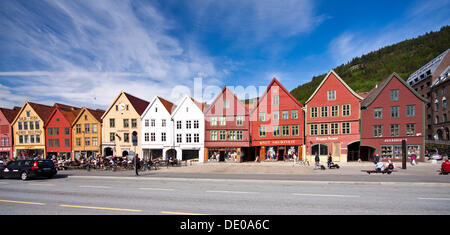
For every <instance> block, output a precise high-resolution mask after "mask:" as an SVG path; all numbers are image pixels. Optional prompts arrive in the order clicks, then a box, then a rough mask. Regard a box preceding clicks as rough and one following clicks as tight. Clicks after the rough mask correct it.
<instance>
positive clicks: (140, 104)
mask: <svg viewBox="0 0 450 235" xmlns="http://www.w3.org/2000/svg"><path fill="white" fill-rule="evenodd" d="M123 94H124V95H125V96H126V97H127V99H128V100H129V101H130V103H131V105H133V107H134V109H135V110H136V112H137V113H138V114H139V115H142V113H143V112H144V111H145V109H146V108H147V106H148V105H149V104H150V103H149V102H148V101H146V100H143V99H140V98H137V97H136V96H132V95H130V94H128V93H126V92H123Z"/></svg>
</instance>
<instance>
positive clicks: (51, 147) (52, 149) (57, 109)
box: [44, 103, 80, 158]
mask: <svg viewBox="0 0 450 235" xmlns="http://www.w3.org/2000/svg"><path fill="white" fill-rule="evenodd" d="M79 112H80V108H77V107H72V106H68V105H64V104H58V103H56V104H55V105H54V106H53V111H52V113H51V114H50V116H49V118H48V119H47V121H46V122H45V125H44V130H45V147H46V152H47V156H46V157H47V158H51V157H52V156H53V155H54V156H56V157H58V156H65V157H71V154H72V123H73V121H74V120H75V118H76V117H77V116H78V113H79Z"/></svg>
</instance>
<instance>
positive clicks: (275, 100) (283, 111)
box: [250, 78, 304, 160]
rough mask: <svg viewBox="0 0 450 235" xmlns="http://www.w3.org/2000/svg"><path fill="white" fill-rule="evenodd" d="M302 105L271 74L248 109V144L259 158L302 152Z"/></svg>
mask: <svg viewBox="0 0 450 235" xmlns="http://www.w3.org/2000/svg"><path fill="white" fill-rule="evenodd" d="M302 109H303V105H302V104H300V102H299V101H298V100H297V99H295V97H293V96H292V95H291V93H290V92H289V91H287V90H286V88H284V86H283V85H281V83H280V82H279V81H278V80H277V79H276V78H274V79H273V80H272V81H271V82H270V84H269V86H268V87H267V89H266V91H265V92H264V93H263V95H262V96H261V97H260V98H259V100H258V103H257V105H256V107H255V108H254V109H253V110H251V111H250V129H251V130H250V136H251V146H252V147H253V150H252V151H254V154H255V156H257V157H259V158H260V159H261V160H283V159H284V158H285V157H290V156H293V155H294V153H295V155H296V156H303V149H304V133H303V126H304V115H303V110H302Z"/></svg>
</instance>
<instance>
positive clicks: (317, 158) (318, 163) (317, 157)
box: [314, 152, 320, 168]
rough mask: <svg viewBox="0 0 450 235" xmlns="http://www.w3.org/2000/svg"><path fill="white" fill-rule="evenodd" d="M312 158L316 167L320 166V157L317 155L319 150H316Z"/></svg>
mask: <svg viewBox="0 0 450 235" xmlns="http://www.w3.org/2000/svg"><path fill="white" fill-rule="evenodd" d="M314 160H315V161H316V168H317V167H320V157H319V152H316V157H315V158H314Z"/></svg>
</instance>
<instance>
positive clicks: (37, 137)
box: [35, 135, 41, 144]
mask: <svg viewBox="0 0 450 235" xmlns="http://www.w3.org/2000/svg"><path fill="white" fill-rule="evenodd" d="M35 137H36V143H37V144H39V143H41V135H36V136H35Z"/></svg>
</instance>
